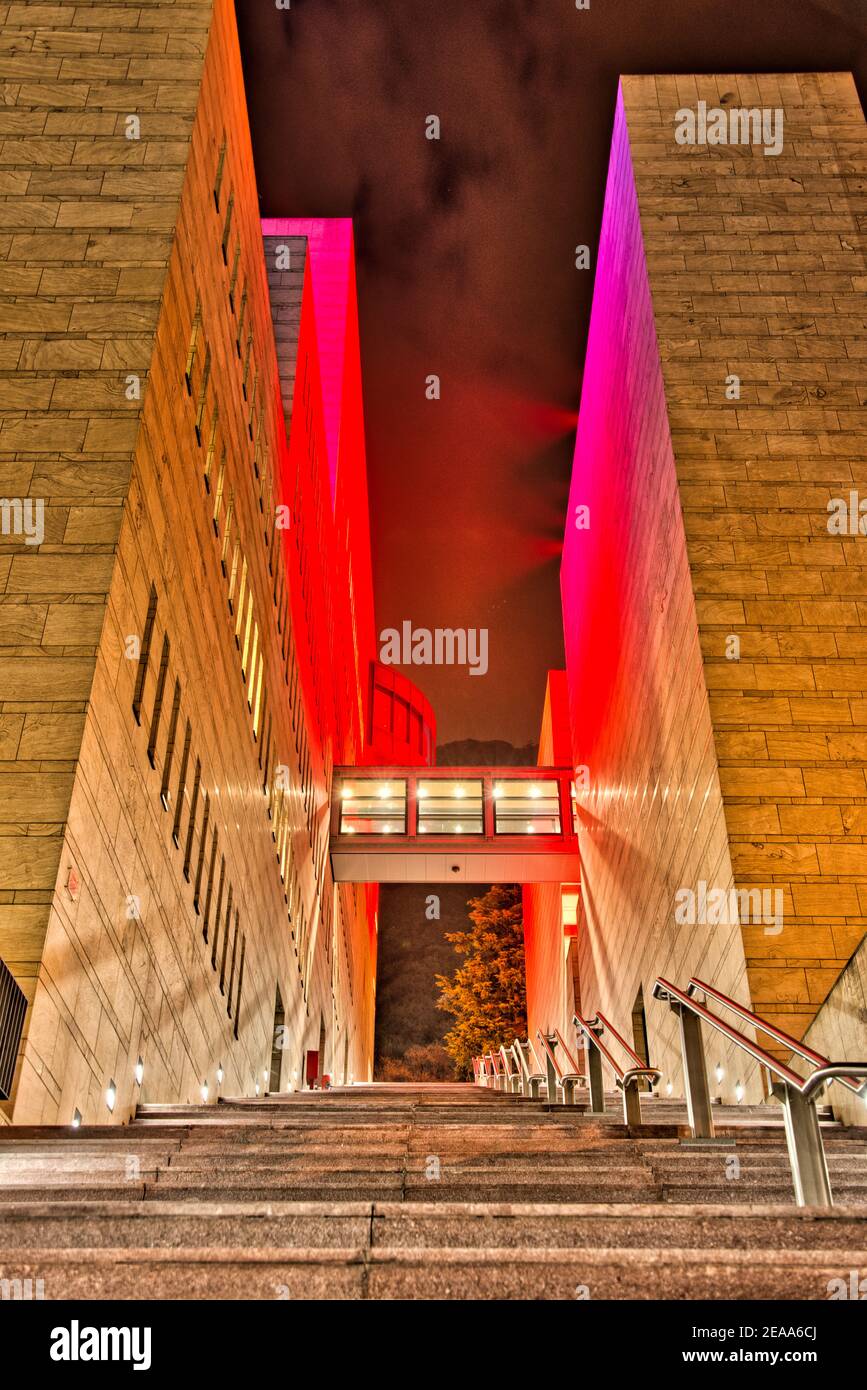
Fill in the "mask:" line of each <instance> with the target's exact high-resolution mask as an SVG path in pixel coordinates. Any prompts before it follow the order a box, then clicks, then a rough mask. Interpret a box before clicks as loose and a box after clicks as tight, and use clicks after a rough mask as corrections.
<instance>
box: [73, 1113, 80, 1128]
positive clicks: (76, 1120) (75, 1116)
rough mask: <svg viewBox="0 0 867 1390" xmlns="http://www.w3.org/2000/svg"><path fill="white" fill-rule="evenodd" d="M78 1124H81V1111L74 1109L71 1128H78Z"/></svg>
mask: <svg viewBox="0 0 867 1390" xmlns="http://www.w3.org/2000/svg"><path fill="white" fill-rule="evenodd" d="M80 1124H81V1111H80V1110H76V1111H74V1113H73V1116H72V1128H73V1129H78V1128H79V1126H80Z"/></svg>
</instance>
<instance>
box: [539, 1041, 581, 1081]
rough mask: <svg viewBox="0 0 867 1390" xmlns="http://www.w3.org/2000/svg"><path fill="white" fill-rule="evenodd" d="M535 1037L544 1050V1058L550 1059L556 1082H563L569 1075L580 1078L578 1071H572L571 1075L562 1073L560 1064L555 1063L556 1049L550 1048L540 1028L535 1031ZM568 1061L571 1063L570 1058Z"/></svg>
mask: <svg viewBox="0 0 867 1390" xmlns="http://www.w3.org/2000/svg"><path fill="white" fill-rule="evenodd" d="M536 1037H537V1038H538V1039H539V1042H540V1043H541V1044H542V1047H543V1049H544V1051H545V1055H546V1057H549V1058H550V1060H551V1065H552V1067H553V1068H554V1071H555V1072H556V1074H557V1080H558V1081H564V1080H565V1078H566V1077H567V1076H569V1075H572V1076H581V1072H579V1071H578V1070H575V1071H573V1072H571V1073H570V1072H564V1070H563V1068H562V1067H561V1066H560V1063H559V1062H558V1061H557V1050H556V1048H554V1047H552V1046H551V1043H550V1042H549V1040H548V1038H546V1037H545V1034H544V1033H543V1032H542V1029H541V1028H537V1030H536ZM570 1061H571V1058H570Z"/></svg>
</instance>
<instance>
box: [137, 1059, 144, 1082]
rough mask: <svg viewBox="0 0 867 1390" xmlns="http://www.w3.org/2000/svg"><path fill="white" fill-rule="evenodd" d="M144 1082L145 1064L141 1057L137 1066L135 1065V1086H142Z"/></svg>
mask: <svg viewBox="0 0 867 1390" xmlns="http://www.w3.org/2000/svg"><path fill="white" fill-rule="evenodd" d="M143 1081H144V1062H143V1061H142V1059H141V1057H139V1059H138V1061H137V1062H136V1064H135V1084H136V1085H137V1086H140V1085H141V1083H142V1082H143Z"/></svg>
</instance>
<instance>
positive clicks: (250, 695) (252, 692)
mask: <svg viewBox="0 0 867 1390" xmlns="http://www.w3.org/2000/svg"><path fill="white" fill-rule="evenodd" d="M258 653H259V624H258V623H257V622H255V621H254V623H253V646H252V649H251V651H250V685H249V688H248V690H247V704H248V705H249V707H250V709H252V708H253V703H254V701H255V698H256V657H257V655H258Z"/></svg>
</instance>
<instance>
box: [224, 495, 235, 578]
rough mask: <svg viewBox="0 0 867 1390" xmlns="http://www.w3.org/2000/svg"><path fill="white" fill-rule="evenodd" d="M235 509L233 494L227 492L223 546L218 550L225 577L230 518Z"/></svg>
mask: <svg viewBox="0 0 867 1390" xmlns="http://www.w3.org/2000/svg"><path fill="white" fill-rule="evenodd" d="M234 510H235V494H234V492H230V493H229V503H228V506H227V507H226V525H225V528H224V531H223V548H222V550H221V551H220V569H221V570H222V571H223V578H224V579H225V578H226V577H227V576H228V573H229V551H230V549H231V544H232V518H233V513H234Z"/></svg>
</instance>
